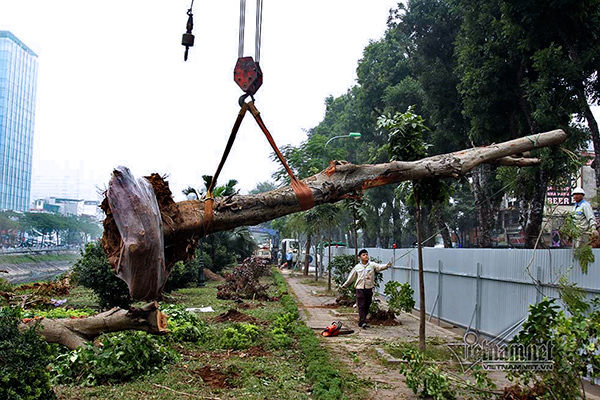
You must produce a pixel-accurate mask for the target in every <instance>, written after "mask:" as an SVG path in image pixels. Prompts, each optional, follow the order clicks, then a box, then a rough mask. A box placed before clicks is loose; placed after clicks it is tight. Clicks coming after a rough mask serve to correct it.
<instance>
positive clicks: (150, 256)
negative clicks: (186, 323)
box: [102, 130, 567, 300]
mask: <svg viewBox="0 0 600 400" xmlns="http://www.w3.org/2000/svg"><path fill="white" fill-rule="evenodd" d="M566 138H567V135H566V134H565V132H564V131H562V130H554V131H550V132H545V133H540V134H537V135H531V136H526V137H523V138H519V139H515V140H511V141H508V142H503V143H499V144H494V145H490V146H485V147H477V148H473V149H468V150H462V151H458V152H454V153H449V154H442V155H437V156H433V157H428V158H424V159H422V160H418V161H412V162H404V161H394V162H390V163H385V164H368V165H354V164H350V163H346V162H338V161H335V162H332V163H331V164H330V165H329V167H328V168H327V169H326V170H324V171H322V172H320V173H318V174H316V175H313V176H311V177H309V178H306V179H304V180H303V181H304V182H305V183H306V184H307V185H308V187H309V188H310V189H311V191H312V194H313V197H314V204H315V205H319V204H324V203H334V202H337V201H339V200H342V199H344V198H348V197H349V196H352V195H356V194H360V193H361V192H362V191H363V190H366V189H370V188H373V187H378V186H383V185H389V184H393V183H398V182H402V181H409V180H417V179H423V178H431V177H458V176H461V175H464V174H465V173H467V172H469V171H470V170H472V169H473V168H474V167H476V166H478V165H481V164H485V163H496V164H500V165H512V166H531V165H535V164H537V163H538V162H539V160H538V159H532V158H523V157H520V155H521V153H523V152H526V151H530V150H533V149H534V148H539V147H548V146H553V145H557V144H560V143H562V142H564V141H565V140H566ZM146 179H147V181H149V182H150V184H151V185H152V188H153V192H154V194H155V195H156V198H155V199H150V200H148V199H147V194H148V191H147V190H145V189H143V190H140V187H142V188H145V185H147V183H144V182H145V181H144V180H142V179H140V181H139V182H136V180H135V179H134V178H133V176H132V175H131V173H130V172H129V170H128V169H127V168H124V167H120V168H118V169H116V170H115V171H114V172H113V177H112V179H111V181H110V183H109V187H108V190H107V201H105V202H103V210H104V211H105V213H106V219H105V220H104V235H103V237H102V245H103V248H104V251H105V252H106V254H107V256H108V259H109V262H110V265H111V267H112V268H113V270H114V271H115V272H116V273H117V275H118V276H119V277H121V278H122V279H123V280H125V282H127V284H128V286H129V288H130V292H131V294H132V297H134V298H136V299H140V300H152V299H155V298H157V297H158V296H159V295H160V293H161V291H162V286H163V284H164V281H165V280H166V276H168V273H169V271H170V269H171V267H172V266H173V265H174V264H175V263H176V262H177V261H180V260H185V259H187V258H189V257H190V256H191V255H192V254H193V252H194V249H195V248H196V242H197V240H198V239H199V238H201V237H203V236H205V235H207V234H210V233H213V232H218V231H224V230H229V229H233V228H235V227H238V226H251V225H256V224H258V223H261V222H264V221H269V220H272V219H275V218H278V217H281V216H284V215H287V214H292V213H295V212H298V211H301V208H300V205H299V204H298V200H297V198H296V195H295V194H294V192H293V190H292V188H291V187H289V186H287V187H283V188H280V189H276V190H272V191H270V192H266V193H261V194H255V195H243V196H239V195H233V196H229V197H227V198H218V199H215V202H214V215H213V220H212V223H211V224H210V225H209V227H208V229H206V228H205V227H204V224H203V222H204V201H203V200H186V201H182V202H179V203H176V202H175V201H173V199H172V196H171V191H170V190H169V188H168V183H167V182H165V181H164V180H163V179H162V178H161V177H160V176H159V175H157V174H152V175H151V176H149V177H147V178H146ZM140 192H141V193H142V194H141V195H140V194H139V193H140ZM146 201H148V202H149V203H148V204H146V203H145V202H146ZM152 204H158V208H159V209H160V218H157V217H156V216H155V215H151V214H152V212H153V209H154V208H155V207H153V205H152ZM157 254H158V255H157Z"/></svg>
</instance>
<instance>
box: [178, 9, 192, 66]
mask: <svg viewBox="0 0 600 400" xmlns="http://www.w3.org/2000/svg"><path fill="white" fill-rule="evenodd" d="M192 7H194V0H192V4H191V5H190V8H189V9H188V10H187V15H188V20H187V23H186V25H185V33H184V34H183V37H182V38H181V44H182V45H183V46H185V52H184V53H183V61H187V59H188V50H189V49H190V47H192V46H194V35H193V34H192V29H194V14H193V13H192Z"/></svg>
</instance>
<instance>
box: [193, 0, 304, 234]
mask: <svg viewBox="0 0 600 400" xmlns="http://www.w3.org/2000/svg"><path fill="white" fill-rule="evenodd" d="M262 8H263V7H262V0H256V35H255V43H254V45H255V48H254V50H255V54H254V55H255V57H256V61H254V60H253V59H252V57H243V55H244V34H245V25H246V0H240V26H239V43H238V62H237V64H236V68H235V71H234V80H235V81H236V83H237V84H238V85H239V86H240V88H242V90H244V91H245V94H244V95H242V96H241V97H240V98H239V101H238V102H239V105H240V107H241V108H240V111H239V113H238V116H237V118H236V121H235V123H234V125H233V128H232V130H231V134H230V135H229V139H228V141H227V145H226V146H225V150H224V152H223V155H222V157H221V161H220V162H219V166H218V167H217V170H216V172H215V174H214V175H213V178H212V180H211V182H210V184H209V187H208V189H207V191H206V195H205V198H204V215H203V221H202V225H203V229H204V232H203V233H204V235H206V234H207V233H208V232H209V230H210V228H211V226H212V223H213V221H214V210H213V206H214V196H213V190H214V188H215V186H216V184H217V179H218V177H219V174H220V173H221V170H222V169H223V166H224V165H225V161H226V160H227V157H228V156H229V153H230V151H231V148H232V147H233V143H234V141H235V139H236V137H237V133H238V130H239V128H240V126H241V124H242V120H243V119H244V116H245V115H246V112H247V111H248V110H250V112H251V114H252V116H253V117H254V119H255V121H256V123H257V124H258V126H259V127H260V129H261V130H262V131H263V133H264V135H265V137H266V138H267V140H268V142H269V144H270V145H271V148H272V149H273V151H274V152H275V154H276V155H277V158H278V159H279V161H280V162H281V164H282V165H283V167H284V168H285V170H286V172H287V173H288V175H289V176H290V179H291V184H290V186H291V187H292V190H293V191H294V193H295V194H296V198H297V200H298V204H299V205H300V208H301V209H302V210H308V209H310V208H312V207H313V206H314V205H315V200H314V195H313V193H312V190H311V189H310V188H309V187H308V185H307V184H306V183H305V182H302V181H301V180H299V179H298V178H297V177H296V175H295V174H294V172H293V171H292V169H291V168H290V167H289V165H288V163H287V162H286V160H285V158H284V157H283V154H281V151H279V149H278V148H277V145H276V144H275V140H274V139H273V136H272V135H271V133H270V132H269V130H268V129H267V127H266V125H265V123H264V121H263V120H262V118H261V116H260V112H259V111H258V109H257V108H256V106H255V104H254V93H256V91H257V90H258V89H259V88H260V86H261V84H262V71H261V70H260V66H259V60H260V46H261V41H262ZM248 97H250V101H249V102H246V99H247V98H248Z"/></svg>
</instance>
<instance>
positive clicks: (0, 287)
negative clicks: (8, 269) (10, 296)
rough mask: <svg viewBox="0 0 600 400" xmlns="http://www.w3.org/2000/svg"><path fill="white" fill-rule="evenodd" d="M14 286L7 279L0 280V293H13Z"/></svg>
mask: <svg viewBox="0 0 600 400" xmlns="http://www.w3.org/2000/svg"><path fill="white" fill-rule="evenodd" d="M12 290H13V285H12V284H11V283H10V282H9V281H8V280H7V279H6V278H0V292H12Z"/></svg>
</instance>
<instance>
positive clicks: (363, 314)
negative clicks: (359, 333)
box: [356, 289, 373, 326]
mask: <svg viewBox="0 0 600 400" xmlns="http://www.w3.org/2000/svg"><path fill="white" fill-rule="evenodd" d="M372 300H373V289H356V306H357V307H358V326H363V325H364V324H366V323H367V315H369V307H371V301H372Z"/></svg>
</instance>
